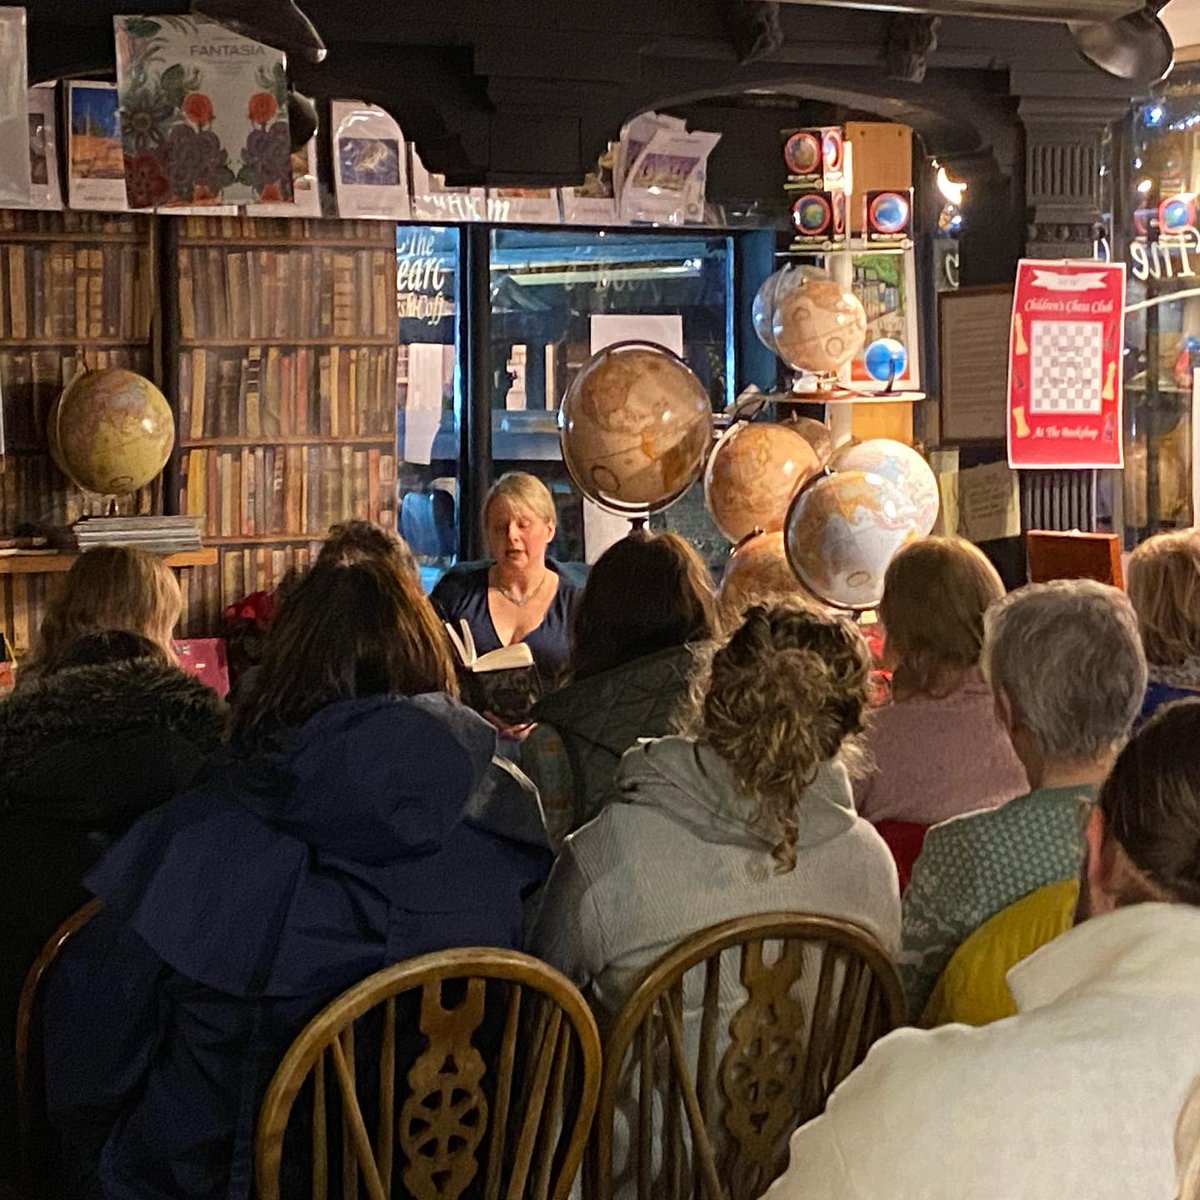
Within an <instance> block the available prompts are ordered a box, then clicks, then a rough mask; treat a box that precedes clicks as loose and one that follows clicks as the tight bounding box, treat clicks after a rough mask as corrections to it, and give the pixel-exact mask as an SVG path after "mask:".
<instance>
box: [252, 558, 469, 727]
mask: <svg viewBox="0 0 1200 1200" xmlns="http://www.w3.org/2000/svg"><path fill="white" fill-rule="evenodd" d="M437 691H442V692H450V693H451V694H457V685H456V682H455V676H454V666H453V662H452V660H451V658H450V652H449V648H448V646H447V644H446V637H445V632H444V630H443V629H442V626H441V625H440V623H439V622H438V619H437V616H436V615H435V613H434V611H433V607H432V606H431V605H430V603H429V601H428V599H427V598H426V596H425V593H424V592H423V591H422V590H421V586H420V584H419V583H418V582H417V580H416V578H415V576H413V575H411V574H410V573H409V572H406V571H402V570H397V569H396V567H395V566H394V565H391V566H389V565H387V564H385V563H383V562H379V561H366V562H359V563H352V564H350V565H348V566H330V565H325V566H314V567H313V569H312V570H311V571H309V572H308V573H307V574H306V575H305V576H304V577H303V578H302V579H301V580H300V582H299V583H298V584H297V585H296V588H295V590H294V591H292V592H291V593H290V594H289V595H288V597H287V599H286V600H285V601H284V603H283V607H282V608H281V609H280V610H279V615H278V616H277V617H276V619H275V623H274V624H273V625H272V626H271V630H270V632H269V634H268V635H267V640H266V644H265V646H264V649H263V661H262V670H261V672H260V673H259V675H258V677H257V679H256V680H255V684H254V688H253V690H252V692H251V694H250V696H248V697H247V699H246V701H245V703H244V704H243V705H242V706H241V707H240V708H239V711H238V713H237V715H236V718H235V732H236V734H237V737H238V739H239V740H240V741H242V742H254V741H257V740H261V739H262V738H264V737H268V736H269V735H270V734H272V733H274V732H276V731H278V730H282V729H289V728H295V727H297V726H300V725H303V724H304V723H305V722H306V721H307V720H308V719H309V718H310V717H312V716H315V715H316V714H317V713H318V712H320V711H321V710H322V709H323V708H326V707H327V706H328V705H330V704H334V703H337V702H338V701H340V700H352V699H359V698H363V697H367V696H377V695H384V694H392V695H400V696H416V695H420V694H422V693H424V692H437Z"/></svg>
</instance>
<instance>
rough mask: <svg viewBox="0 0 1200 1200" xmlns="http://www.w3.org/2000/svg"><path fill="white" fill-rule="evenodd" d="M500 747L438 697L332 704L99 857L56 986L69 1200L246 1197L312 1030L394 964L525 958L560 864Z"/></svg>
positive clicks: (55, 1040) (47, 1012)
mask: <svg viewBox="0 0 1200 1200" xmlns="http://www.w3.org/2000/svg"><path fill="white" fill-rule="evenodd" d="M494 746H495V735H494V733H493V731H492V729H491V727H490V726H489V725H487V723H486V722H484V721H483V720H482V719H481V718H479V717H477V716H476V715H475V714H474V713H472V712H470V711H469V710H468V709H466V708H464V707H463V706H461V705H459V704H458V703H457V702H455V701H452V700H450V699H449V698H448V697H445V696H440V695H438V696H422V697H417V698H413V699H403V698H398V697H378V698H375V699H370V700H354V701H346V702H343V703H338V704H334V705H331V706H330V707H328V708H326V709H325V710H323V711H322V712H320V713H318V714H317V715H316V716H315V717H313V718H312V719H311V720H310V721H309V722H308V723H307V724H306V725H305V726H304V727H303V728H302V729H300V730H299V731H298V732H295V733H293V734H292V735H291V736H290V737H288V738H286V739H284V740H283V741H282V743H281V745H280V747H279V748H278V750H276V751H272V752H269V753H260V754H257V755H255V756H253V757H250V758H246V759H240V760H239V759H235V758H230V759H226V760H224V761H223V762H220V763H218V764H215V765H214V767H213V768H212V769H211V771H210V772H209V773H208V775H207V777H206V778H205V779H204V781H203V782H202V783H201V784H200V785H198V786H197V787H195V788H193V789H192V790H191V791H189V792H187V793H186V794H184V795H183V796H181V797H179V798H178V799H177V800H175V801H173V802H171V803H170V804H168V805H166V806H165V807H163V808H162V809H159V810H158V811H156V812H154V813H151V814H150V815H148V816H147V817H145V818H144V819H143V820H142V821H140V822H139V823H138V824H137V825H135V826H134V828H133V829H132V830H131V831H130V832H129V834H128V835H126V837H125V838H124V839H123V840H122V841H121V842H119V843H118V844H117V845H116V846H115V847H114V848H113V849H112V850H111V851H110V853H109V854H108V855H107V856H106V857H105V859H104V860H103V861H102V862H101V863H100V864H99V866H98V867H97V868H96V869H95V871H93V873H92V874H91V875H90V876H89V877H88V879H87V881H86V882H87V886H88V887H89V888H90V890H92V891H93V892H94V893H95V894H96V895H98V896H100V897H101V898H102V899H103V900H104V904H105V907H104V910H103V911H102V912H101V914H100V915H99V916H98V917H97V918H96V919H95V920H93V921H92V923H91V924H90V925H89V926H87V927H86V928H85V929H84V930H83V931H82V932H81V933H80V934H79V935H77V937H76V939H75V941H74V942H73V943H72V944H71V945H70V946H69V947H68V949H67V950H66V952H64V954H63V955H62V957H61V959H60V961H59V963H58V965H57V967H56V969H55V970H54V972H53V973H52V975H51V977H50V981H49V984H48V986H47V989H46V1000H45V1009H44V1019H45V1030H46V1033H45V1041H46V1085H47V1099H48V1103H49V1107H50V1111H51V1116H52V1119H53V1120H54V1121H55V1123H56V1124H57V1125H58V1126H59V1127H60V1129H61V1130H62V1131H63V1133H64V1136H65V1139H66V1141H67V1144H68V1159H69V1160H70V1161H72V1162H73V1163H74V1164H75V1167H76V1169H75V1170H74V1172H73V1173H74V1174H76V1175H78V1176H79V1178H77V1179H74V1180H71V1181H68V1182H67V1184H66V1185H65V1190H66V1191H67V1193H68V1194H75V1195H81V1194H82V1195H88V1196H94V1197H105V1198H106V1200H117V1198H118V1197H119V1198H120V1200H135V1198H136V1200H160V1198H161V1200H166V1198H167V1197H170V1198H172V1200H181V1198H189V1200H190V1198H193V1197H194V1198H199V1197H204V1198H206V1200H207V1198H212V1200H216V1198H217V1197H221V1198H230V1200H232V1198H234V1197H237V1198H239V1200H240V1198H242V1197H247V1196H249V1195H250V1193H251V1189H252V1179H253V1146H254V1122H255V1119H256V1117H257V1112H258V1106H259V1104H260V1102H261V1099H262V1096H263V1093H264V1091H265V1090H266V1086H267V1083H268V1082H269V1081H270V1078H271V1075H272V1074H273V1073H274V1070H275V1068H276V1066H277V1065H278V1063H279V1060H280V1059H281V1058H282V1056H283V1054H284V1052H285V1051H286V1049H287V1047H288V1046H289V1045H290V1043H291V1041H292V1040H293V1039H294V1038H295V1036H296V1034H297V1033H299V1031H300V1029H301V1028H302V1027H303V1026H304V1024H305V1023H306V1022H307V1021H308V1020H309V1019H310V1018H311V1017H312V1016H314V1015H315V1014H316V1013H317V1012H318V1011H319V1010H320V1009H321V1008H322V1007H323V1006H324V1005H325V1004H327V1003H328V1002H329V1001H330V1000H331V999H333V998H334V997H335V996H337V995H338V994H339V993H340V992H342V991H344V990H345V989H346V988H347V987H349V986H350V985H351V984H353V983H355V982H357V981H358V980H360V979H362V978H363V977H364V976H366V975H368V974H370V973H371V972H373V971H377V970H379V969H380V968H382V967H384V966H386V965H388V964H389V963H393V962H397V961H400V960H402V959H406V958H410V957H412V956H414V955H417V954H423V953H425V952H427V951H431V950H439V949H444V948H447V947H451V946H466V945H490V946H503V947H515V946H517V945H518V944H519V931H520V927H521V914H522V900H523V898H524V896H525V895H526V894H528V892H530V891H531V890H532V889H533V888H534V887H536V885H537V884H538V883H540V882H541V881H542V879H544V877H545V875H546V873H547V871H548V869H549V865H550V861H551V855H550V851H549V847H548V843H547V841H546V836H545V829H544V826H543V824H542V821H541V814H540V809H539V808H538V805H537V799H536V793H535V792H534V791H533V790H532V788H531V786H530V785H529V784H528V781H526V780H524V779H523V777H522V776H520V774H519V772H514V771H513V770H512V769H511V768H509V767H506V766H504V765H502V764H497V763H494V762H493V751H494Z"/></svg>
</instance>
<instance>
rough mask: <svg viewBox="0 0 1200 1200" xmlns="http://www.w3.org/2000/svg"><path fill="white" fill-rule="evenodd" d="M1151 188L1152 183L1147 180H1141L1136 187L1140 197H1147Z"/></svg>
mask: <svg viewBox="0 0 1200 1200" xmlns="http://www.w3.org/2000/svg"><path fill="white" fill-rule="evenodd" d="M1153 186H1154V184H1153V183H1152V182H1151V181H1150V180H1149V179H1143V180H1142V181H1141V182H1140V183H1139V184H1138V185H1137V190H1138V192H1139V194H1141V195H1143V196H1145V195H1148V194H1149V192H1150V189H1151V188H1152V187H1153Z"/></svg>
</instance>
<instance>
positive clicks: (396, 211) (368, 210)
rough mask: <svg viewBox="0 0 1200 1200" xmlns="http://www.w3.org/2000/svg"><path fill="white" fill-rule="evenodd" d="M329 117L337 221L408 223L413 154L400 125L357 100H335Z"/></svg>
mask: <svg viewBox="0 0 1200 1200" xmlns="http://www.w3.org/2000/svg"><path fill="white" fill-rule="evenodd" d="M330 114H331V115H330V125H331V127H332V129H333V177H334V185H335V188H336V190H337V203H338V215H339V216H341V217H343V218H347V219H349V218H354V217H369V218H378V219H379V220H384V221H405V220H407V219H408V215H409V202H408V152H407V150H406V149H405V145H404V135H403V134H402V133H401V132H400V126H399V125H397V124H396V121H395V119H394V118H393V117H392V116H391V114H390V113H387V112H385V111H384V110H383V109H382V108H379V107H377V106H376V105H374V104H364V103H362V102H361V101H358V100H334V101H333V103H332V104H331V105H330Z"/></svg>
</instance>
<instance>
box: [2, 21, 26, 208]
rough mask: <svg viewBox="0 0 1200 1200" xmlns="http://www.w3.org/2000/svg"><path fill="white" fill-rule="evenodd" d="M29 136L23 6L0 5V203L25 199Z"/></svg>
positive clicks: (22, 202)
mask: <svg viewBox="0 0 1200 1200" xmlns="http://www.w3.org/2000/svg"><path fill="white" fill-rule="evenodd" d="M29 136H30V123H29V70H28V67H27V65H26V56H25V10H24V9H23V8H0V205H3V204H20V205H26V204H28V203H29V186H30V182H29V176H30V164H29Z"/></svg>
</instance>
